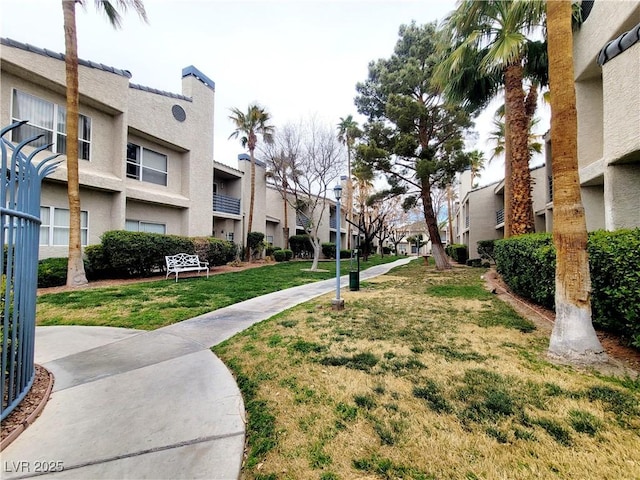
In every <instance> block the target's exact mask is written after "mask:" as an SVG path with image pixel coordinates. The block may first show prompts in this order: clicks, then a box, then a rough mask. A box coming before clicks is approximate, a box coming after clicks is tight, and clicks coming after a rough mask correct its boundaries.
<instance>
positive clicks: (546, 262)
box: [494, 233, 556, 308]
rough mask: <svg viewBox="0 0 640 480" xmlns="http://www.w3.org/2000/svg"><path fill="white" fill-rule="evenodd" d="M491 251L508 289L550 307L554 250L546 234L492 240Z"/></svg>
mask: <svg viewBox="0 0 640 480" xmlns="http://www.w3.org/2000/svg"><path fill="white" fill-rule="evenodd" d="M494 255H495V259H496V266H497V270H498V273H499V274H500V275H502V278H503V279H504V281H505V282H506V283H507V285H509V288H511V290H513V291H514V292H515V293H517V294H518V295H522V296H523V297H526V298H529V299H531V300H533V301H534V302H536V303H538V304H540V305H543V306H545V307H547V308H553V307H554V295H555V268H556V252H555V249H554V248H553V242H552V240H551V235H550V234H548V233H535V234H531V235H521V236H519V237H511V238H506V239H503V240H496V242H495V248H494Z"/></svg>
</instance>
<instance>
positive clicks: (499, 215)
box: [496, 208, 504, 225]
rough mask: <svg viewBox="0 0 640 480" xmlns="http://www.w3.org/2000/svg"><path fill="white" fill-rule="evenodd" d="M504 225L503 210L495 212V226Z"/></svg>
mask: <svg viewBox="0 0 640 480" xmlns="http://www.w3.org/2000/svg"><path fill="white" fill-rule="evenodd" d="M501 223H504V208H501V209H500V210H496V225H500V224H501Z"/></svg>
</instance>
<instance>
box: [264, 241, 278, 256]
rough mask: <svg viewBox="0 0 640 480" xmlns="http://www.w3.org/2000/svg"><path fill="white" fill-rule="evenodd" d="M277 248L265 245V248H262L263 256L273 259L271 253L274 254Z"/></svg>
mask: <svg viewBox="0 0 640 480" xmlns="http://www.w3.org/2000/svg"><path fill="white" fill-rule="evenodd" d="M277 248H278V247H274V246H273V245H271V244H267V245H266V246H265V248H264V254H265V255H266V256H267V257H273V252H275V251H276V249H277Z"/></svg>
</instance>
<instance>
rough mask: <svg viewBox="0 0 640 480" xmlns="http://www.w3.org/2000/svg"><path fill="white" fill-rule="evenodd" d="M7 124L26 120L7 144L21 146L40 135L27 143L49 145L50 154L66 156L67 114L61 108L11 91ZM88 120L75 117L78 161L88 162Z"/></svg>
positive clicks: (89, 130) (37, 145)
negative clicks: (21, 143) (35, 136)
mask: <svg viewBox="0 0 640 480" xmlns="http://www.w3.org/2000/svg"><path fill="white" fill-rule="evenodd" d="M11 120H12V121H13V122H15V121H18V120H29V123H27V124H25V125H22V126H21V127H20V128H16V129H14V130H13V131H12V132H13V133H12V136H11V140H12V141H13V142H16V143H18V142H22V141H23V140H26V139H27V138H29V137H33V136H34V135H44V136H43V137H42V138H40V139H39V140H36V141H35V142H32V143H30V145H31V146H34V147H41V146H43V145H49V144H51V147H50V150H51V151H52V152H54V153H63V154H64V153H67V110H66V108H65V107H63V106H60V105H56V104H55V103H51V102H47V101H46V100H42V99H41V98H38V97H34V96H33V95H29V94H28V93H24V92H21V91H19V90H14V91H13V112H12V117H11ZM90 147H91V119H90V118H89V117H87V116H85V115H82V114H80V115H79V116H78V158H80V159H82V160H89V157H90V150H91V148H90Z"/></svg>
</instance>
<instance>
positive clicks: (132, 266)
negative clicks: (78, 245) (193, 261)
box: [102, 230, 195, 277]
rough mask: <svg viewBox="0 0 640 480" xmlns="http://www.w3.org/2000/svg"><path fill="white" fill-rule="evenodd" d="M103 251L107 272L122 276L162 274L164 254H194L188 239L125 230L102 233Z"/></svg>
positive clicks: (191, 243) (192, 244) (192, 246)
mask: <svg viewBox="0 0 640 480" xmlns="http://www.w3.org/2000/svg"><path fill="white" fill-rule="evenodd" d="M102 248H103V254H104V259H105V260H106V262H107V263H108V264H109V266H110V269H112V270H113V271H114V272H115V273H117V274H118V276H124V277H144V276H149V275H151V274H152V273H153V272H158V271H164V269H165V260H164V257H165V255H175V254H177V253H181V252H184V253H190V254H194V253H195V246H194V243H193V241H192V240H191V239H189V238H185V237H179V236H177V235H162V234H159V233H144V232H127V231H124V230H113V231H109V232H105V233H104V234H103V235H102Z"/></svg>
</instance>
